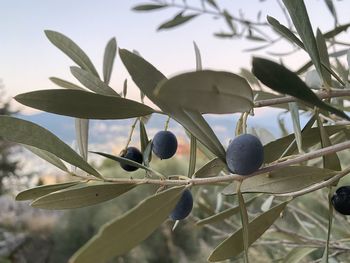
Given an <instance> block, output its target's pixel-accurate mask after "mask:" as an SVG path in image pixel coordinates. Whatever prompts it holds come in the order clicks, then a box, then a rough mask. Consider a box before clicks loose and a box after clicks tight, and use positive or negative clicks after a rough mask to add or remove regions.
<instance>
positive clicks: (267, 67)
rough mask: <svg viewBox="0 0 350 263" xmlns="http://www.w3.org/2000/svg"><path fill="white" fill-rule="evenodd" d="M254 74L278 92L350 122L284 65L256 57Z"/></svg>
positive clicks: (341, 112) (254, 59) (343, 114)
mask: <svg viewBox="0 0 350 263" xmlns="http://www.w3.org/2000/svg"><path fill="white" fill-rule="evenodd" d="M253 73H254V75H255V76H256V77H257V78H258V79H259V80H260V81H261V82H262V83H264V84H265V85H266V86H268V87H269V88H271V89H273V90H275V91H277V92H280V93H282V94H289V95H291V96H294V97H296V98H298V99H300V100H302V101H304V102H306V103H309V104H312V105H315V106H317V107H319V108H320V109H324V110H327V111H330V112H332V113H334V114H336V115H338V116H339V117H342V118H344V119H347V120H350V118H349V117H348V116H347V115H346V114H345V113H344V112H343V111H341V110H338V109H336V108H334V107H332V106H331V105H329V104H327V103H325V102H323V101H322V100H320V99H319V98H318V97H317V96H316V94H315V93H313V92H312V91H311V90H310V89H309V87H308V86H307V85H306V84H305V83H304V82H303V81H302V80H301V79H300V78H299V77H298V76H297V75H296V74H295V73H293V72H292V71H290V70H288V69H287V68H285V67H284V66H282V65H279V64H277V63H275V62H273V61H270V60H267V59H263V58H256V57H255V58H253Z"/></svg>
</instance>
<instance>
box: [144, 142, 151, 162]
mask: <svg viewBox="0 0 350 263" xmlns="http://www.w3.org/2000/svg"><path fill="white" fill-rule="evenodd" d="M152 146H153V144H152V140H150V141H149V142H148V144H147V146H146V149H145V151H144V152H143V163H144V165H145V166H147V167H149V163H150V161H151V160H152Z"/></svg>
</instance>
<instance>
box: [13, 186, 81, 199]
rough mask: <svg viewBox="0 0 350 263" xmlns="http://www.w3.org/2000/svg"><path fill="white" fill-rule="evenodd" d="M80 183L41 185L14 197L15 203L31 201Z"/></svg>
mask: <svg viewBox="0 0 350 263" xmlns="http://www.w3.org/2000/svg"><path fill="white" fill-rule="evenodd" d="M80 183H81V182H80V181H75V182H68V183H60V184H51V185H41V186H38V187H34V188H31V189H27V190H24V191H22V192H20V193H18V194H17V195H16V200H17V201H25V200H33V199H37V198H39V197H42V196H44V195H47V194H50V193H52V192H56V191H59V190H62V189H66V188H68V187H71V186H74V185H77V184H80Z"/></svg>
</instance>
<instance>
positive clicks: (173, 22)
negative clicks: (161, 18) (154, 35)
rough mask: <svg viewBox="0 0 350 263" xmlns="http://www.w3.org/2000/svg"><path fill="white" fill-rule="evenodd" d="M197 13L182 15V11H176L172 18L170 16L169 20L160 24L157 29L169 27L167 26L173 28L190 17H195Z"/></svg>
mask: <svg viewBox="0 0 350 263" xmlns="http://www.w3.org/2000/svg"><path fill="white" fill-rule="evenodd" d="M197 16H198V14H194V15H183V12H180V13H178V14H177V15H176V16H175V17H174V18H172V19H171V20H169V21H166V22H165V23H163V24H161V25H160V26H159V27H158V30H161V29H169V28H173V27H176V26H179V25H182V24H184V23H186V22H188V21H190V20H191V19H193V18H195V17H197Z"/></svg>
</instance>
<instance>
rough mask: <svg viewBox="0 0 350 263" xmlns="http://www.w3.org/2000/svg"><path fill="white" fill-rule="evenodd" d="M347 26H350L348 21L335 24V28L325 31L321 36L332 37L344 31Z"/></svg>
mask: <svg viewBox="0 0 350 263" xmlns="http://www.w3.org/2000/svg"><path fill="white" fill-rule="evenodd" d="M349 27H350V23H348V24H344V25H340V26H337V27H336V28H334V29H332V30H330V31H328V32H326V33H325V34H324V35H323V36H324V38H326V39H329V38H333V37H335V36H337V35H338V34H340V33H342V32H344V31H346V30H347V29H348V28H349Z"/></svg>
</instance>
